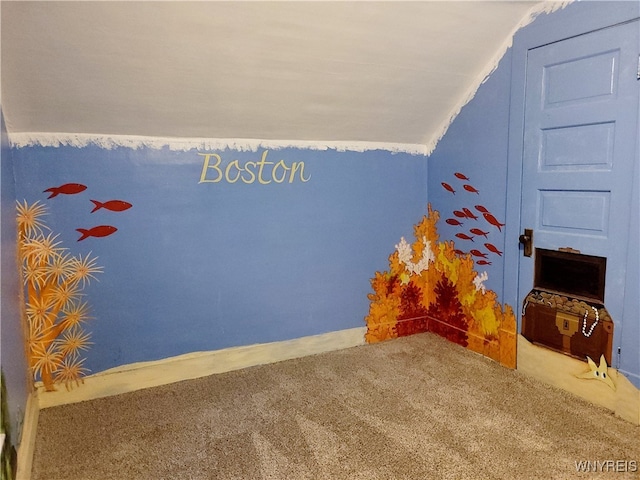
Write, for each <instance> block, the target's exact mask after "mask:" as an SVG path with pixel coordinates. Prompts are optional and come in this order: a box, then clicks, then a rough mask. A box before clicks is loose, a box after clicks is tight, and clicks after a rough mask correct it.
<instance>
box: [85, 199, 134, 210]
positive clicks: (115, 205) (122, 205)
mask: <svg viewBox="0 0 640 480" xmlns="http://www.w3.org/2000/svg"><path fill="white" fill-rule="evenodd" d="M91 202H93V204H94V205H95V208H94V209H93V210H91V213H93V212H95V211H96V210H100V209H101V208H106V209H107V210H111V211H112V212H122V211H124V210H127V209H129V208H131V207H133V205H131V204H130V203H129V202H125V201H122V200H109V201H108V202H99V201H98V200H91Z"/></svg>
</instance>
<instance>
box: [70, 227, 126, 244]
mask: <svg viewBox="0 0 640 480" xmlns="http://www.w3.org/2000/svg"><path fill="white" fill-rule="evenodd" d="M117 230H118V229H117V228H116V227H112V226H111V225H98V226H97V227H93V228H89V229H86V228H76V231H77V232H80V233H81V234H82V236H81V237H80V238H79V239H78V241H80V240H84V239H85V238H89V237H106V236H108V235H111V234H112V233H115V232H116V231H117Z"/></svg>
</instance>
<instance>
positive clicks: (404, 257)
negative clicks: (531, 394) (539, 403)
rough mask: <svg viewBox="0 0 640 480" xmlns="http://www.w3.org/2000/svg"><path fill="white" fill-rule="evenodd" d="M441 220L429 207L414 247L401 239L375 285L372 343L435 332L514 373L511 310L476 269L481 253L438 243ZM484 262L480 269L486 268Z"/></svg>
mask: <svg viewBox="0 0 640 480" xmlns="http://www.w3.org/2000/svg"><path fill="white" fill-rule="evenodd" d="M439 219H440V214H439V213H438V212H437V211H434V210H432V208H431V205H430V204H429V206H428V215H425V216H424V217H423V218H422V220H421V221H420V223H418V224H417V225H415V226H414V235H415V240H414V241H413V243H412V244H409V243H408V242H407V241H406V240H405V239H404V238H401V239H400V243H399V244H398V245H396V249H395V251H394V252H393V253H392V254H391V255H390V256H389V270H388V271H385V272H376V274H375V277H374V278H373V279H372V280H371V286H372V287H373V290H374V293H372V294H369V300H370V302H371V303H370V307H369V314H368V315H367V317H366V319H365V320H366V323H367V333H366V335H365V338H366V340H367V342H369V343H373V342H379V341H382V340H386V339H390V338H396V337H402V336H407V335H411V334H414V333H420V332H433V333H436V334H438V335H440V336H442V337H444V338H447V339H449V340H451V341H452V342H455V343H457V344H459V345H462V346H464V347H466V348H469V349H471V350H473V351H476V352H479V353H482V354H484V355H486V356H488V357H490V358H493V359H494V360H497V361H499V362H500V363H501V364H503V365H505V366H508V367H510V368H515V366H516V319H515V315H514V313H513V310H512V308H511V307H510V306H508V305H504V306H503V305H500V304H499V303H498V301H497V294H496V293H495V292H493V291H492V290H488V289H487V288H486V287H485V285H484V282H485V281H486V280H487V279H488V275H487V273H486V272H482V273H478V272H477V271H476V270H475V269H474V267H475V265H476V261H475V260H474V256H475V255H474V253H478V252H474V253H464V252H462V251H461V250H459V249H456V247H455V244H454V242H453V241H442V242H441V241H439V236H438V231H437V227H436V224H437V223H438V220H439ZM488 221H489V220H488ZM480 253H482V252H480ZM483 260H484V257H480V260H478V263H479V264H480V265H484V264H485V263H484V261H483Z"/></svg>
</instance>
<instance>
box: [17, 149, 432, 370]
mask: <svg viewBox="0 0 640 480" xmlns="http://www.w3.org/2000/svg"><path fill="white" fill-rule="evenodd" d="M264 152H265V151H264V150H259V151H258V152H240V151H234V150H225V151H217V152H209V153H216V154H218V155H219V156H220V158H221V163H220V166H219V168H220V169H221V171H223V172H224V170H225V169H226V166H227V165H229V162H232V161H233V160H238V165H240V166H246V162H258V161H260V160H261V158H262V156H263V155H264V154H265V153H264ZM199 153H205V152H199V151H196V150H190V151H186V152H184V151H171V150H169V149H168V148H164V149H161V150H155V149H151V148H141V149H130V148H115V149H113V150H107V149H102V148H98V147H96V146H89V147H85V148H74V147H69V146H63V147H59V148H53V147H47V148H43V147H26V148H19V149H15V150H14V160H15V168H16V176H17V183H18V191H17V197H18V199H20V200H23V199H24V200H27V201H28V202H29V203H33V202H35V201H40V202H43V203H44V204H45V205H47V207H48V210H49V215H48V216H47V217H46V221H47V224H48V226H49V227H51V229H52V231H53V232H54V233H55V234H59V237H58V240H59V241H61V242H62V244H61V246H64V247H67V248H68V249H69V252H70V253H71V254H73V255H78V254H82V255H83V256H84V255H86V254H88V253H89V252H91V253H92V255H95V256H97V257H98V262H97V263H98V264H99V265H100V266H102V267H103V270H104V272H103V273H102V274H98V275H97V277H98V278H99V281H98V282H93V283H92V284H91V285H90V286H89V287H87V288H85V290H84V293H85V294H86V300H87V301H88V302H89V304H90V306H91V310H92V314H93V316H94V317H95V320H92V321H90V322H88V324H87V325H86V327H87V330H88V331H91V333H92V341H93V342H94V345H93V346H92V347H91V350H90V351H89V352H88V353H87V355H86V357H87V361H86V364H85V365H86V367H88V368H89V369H90V370H91V371H92V372H94V373H95V372H98V371H101V370H105V369H108V368H111V367H115V366H118V365H123V364H129V363H133V362H139V361H149V360H156V359H161V358H165V357H170V356H173V355H179V354H183V353H187V352H194V351H207V350H217V349H222V348H225V347H232V346H237V345H249V344H254V343H263V342H272V341H278V340H285V339H291V338H297V337H302V336H306V335H314V334H320V333H324V332H330V331H336V330H342V329H348V328H353V327H363V326H364V321H363V319H364V316H365V315H366V314H367V311H368V299H367V294H368V293H369V292H370V291H371V288H370V284H369V279H370V278H371V277H372V276H373V273H374V272H375V271H376V270H377V269H384V268H385V267H386V261H387V256H388V255H389V254H390V253H391V251H392V249H393V245H394V244H395V243H397V242H398V240H399V238H400V236H402V235H405V236H409V235H411V233H412V226H413V224H414V223H415V221H416V219H417V218H420V216H421V215H422V214H423V213H424V212H425V211H426V199H427V196H426V183H425V181H426V159H425V157H424V156H413V155H409V154H403V153H398V154H392V153H389V152H385V151H370V152H365V153H357V152H336V151H334V150H326V151H322V150H305V149H296V148H286V149H281V150H272V151H269V152H268V153H267V154H266V155H267V157H266V161H268V162H274V163H277V162H279V161H280V160H284V163H285V164H286V165H288V166H292V165H293V162H298V165H299V166H300V165H301V164H302V163H304V173H303V177H304V179H305V180H307V181H303V179H301V178H300V176H299V175H296V176H295V177H294V179H293V182H292V183H289V176H287V177H286V180H285V182H283V183H276V182H275V181H273V180H272V177H271V169H272V167H273V165H266V166H265V168H264V172H263V175H262V180H263V181H265V182H267V181H268V182H270V183H268V184H260V183H259V180H260V178H259V175H258V173H259V171H258V167H257V166H256V165H253V166H252V167H251V168H252V169H253V171H254V174H255V179H254V181H253V183H243V182H242V180H239V181H237V182H235V183H229V182H227V181H225V180H224V179H223V180H222V181H220V182H213V181H207V182H204V183H199V182H200V180H201V176H202V170H203V167H204V159H205V157H204V156H202V155H199ZM210 160H211V164H210V165H214V162H215V160H216V159H215V157H210ZM283 171H284V170H283V169H280V170H277V171H276V177H278V178H279V177H280V175H281V174H282V173H283ZM237 173H238V172H237V170H236V168H235V166H232V167H231V170H230V174H231V177H235V175H236V174H237ZM298 173H300V172H298ZM242 175H243V176H244V178H245V180H247V181H250V180H252V176H251V175H249V174H248V173H246V172H245V173H243V174H242ZM218 176H219V175H218V172H217V170H216V169H213V168H210V169H208V170H207V173H206V175H205V180H216V179H217V178H218ZM231 179H232V180H233V178H231ZM69 182H74V183H80V184H83V185H86V186H87V189H86V190H85V191H83V192H80V193H78V194H74V195H64V194H60V195H58V196H55V197H54V198H51V199H47V197H48V196H49V194H48V193H43V192H44V190H46V189H49V188H50V187H56V186H59V185H62V184H65V183H69ZM91 199H95V200H100V201H107V200H114V199H117V200H123V201H127V202H129V203H131V204H132V205H133V206H132V207H131V208H130V209H128V210H125V211H121V212H113V211H108V210H106V209H104V208H103V209H100V210H98V211H96V212H94V213H91V210H92V209H93V207H94V205H93V204H92V203H91V201H90V200H91ZM96 225H111V226H114V227H116V228H117V229H118V230H117V231H116V232H115V233H113V234H111V235H109V236H105V237H101V238H95V237H89V238H87V239H84V240H82V241H78V239H79V238H80V234H79V233H78V232H77V231H76V229H78V228H91V227H94V226H96Z"/></svg>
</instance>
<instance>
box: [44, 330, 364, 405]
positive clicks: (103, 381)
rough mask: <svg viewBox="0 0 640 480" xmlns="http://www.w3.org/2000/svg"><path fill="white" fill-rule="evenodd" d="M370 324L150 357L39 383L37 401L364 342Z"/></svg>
mask: <svg viewBox="0 0 640 480" xmlns="http://www.w3.org/2000/svg"><path fill="white" fill-rule="evenodd" d="M366 331H367V328H366V327H358V328H351V329H348V330H339V331H336V332H329V333H324V334H321V335H313V336H309V337H302V338H296V339H293V340H284V341H281V342H273V343H261V344H256V345H247V346H241V347H232V348H225V349H223V350H215V351H211V352H194V353H188V354H185V355H179V356H176V357H171V358H166V359H163V360H157V361H152V362H140V363H133V364H129V365H124V366H121V367H117V368H113V369H110V370H105V371H103V372H100V373H97V374H95V375H89V376H87V377H85V379H84V384H82V385H80V386H79V387H74V388H73V389H72V390H70V391H67V390H66V389H65V388H64V387H58V390H57V391H55V392H47V391H44V388H43V387H42V386H41V385H40V386H38V405H39V407H40V408H49V407H54V406H57V405H64V404H69V403H77V402H83V401H85V400H93V399H96V398H102V397H109V396H112V395H119V394H122V393H128V392H133V391H136V390H142V389H143V388H150V387H157V386H160V385H167V384H169V383H174V382H179V381H182V380H191V379H194V378H200V377H206V376H208V375H213V374H216V373H223V372H228V371H231V370H238V369H241V368H246V367H252V366H255V365H262V364H267V363H273V362H279V361H282V360H289V359H292V358H299V357H304V356H306V355H314V354H318V353H324V352H330V351H333V350H340V349H343V348H348V347H355V346H358V345H363V344H364V343H365V340H364V334H365V333H366Z"/></svg>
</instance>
